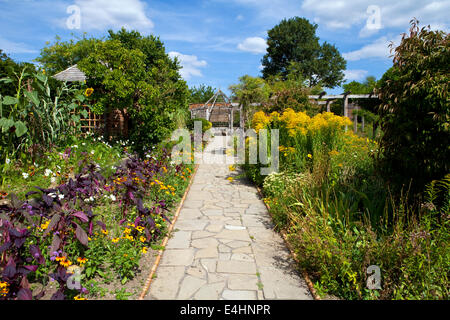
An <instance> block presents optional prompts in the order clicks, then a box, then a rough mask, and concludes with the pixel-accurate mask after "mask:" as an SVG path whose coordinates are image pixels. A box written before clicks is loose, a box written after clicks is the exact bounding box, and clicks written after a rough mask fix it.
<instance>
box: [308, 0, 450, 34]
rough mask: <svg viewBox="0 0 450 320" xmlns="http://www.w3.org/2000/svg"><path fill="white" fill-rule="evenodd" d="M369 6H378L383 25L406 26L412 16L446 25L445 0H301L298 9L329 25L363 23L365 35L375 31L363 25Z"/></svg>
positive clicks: (449, 9)
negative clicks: (301, 2) (300, 8)
mask: <svg viewBox="0 0 450 320" xmlns="http://www.w3.org/2000/svg"><path fill="white" fill-rule="evenodd" d="M371 5H376V6H378V7H379V8H380V11H381V12H380V13H381V24H382V26H383V28H391V27H396V28H402V29H405V28H408V27H409V21H410V20H411V19H412V18H413V17H416V18H417V19H418V20H419V21H420V24H421V25H427V24H431V23H434V24H441V25H444V26H445V25H448V12H450V1H448V0H441V1H431V2H430V1H423V0H408V1H392V0H378V1H373V0H351V1H350V0H347V1H345V0H340V1H336V0H305V1H304V2H303V4H302V9H303V10H304V12H305V13H308V14H310V15H312V16H313V17H314V18H315V19H316V21H322V22H323V23H324V24H325V25H326V26H327V27H329V28H340V29H342V28H350V27H352V26H353V25H364V27H363V30H361V33H360V36H361V37H365V36H369V35H372V34H374V33H376V31H377V30H375V29H367V28H366V27H365V25H366V22H367V20H368V18H369V16H370V15H371V14H370V13H367V9H368V8H369V6H371ZM317 19H318V20H317Z"/></svg>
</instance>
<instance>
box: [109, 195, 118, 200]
mask: <svg viewBox="0 0 450 320" xmlns="http://www.w3.org/2000/svg"><path fill="white" fill-rule="evenodd" d="M109 197H110V198H111V200H112V201H116V200H117V199H116V196H115V195H113V194H112V195H110V196H109Z"/></svg>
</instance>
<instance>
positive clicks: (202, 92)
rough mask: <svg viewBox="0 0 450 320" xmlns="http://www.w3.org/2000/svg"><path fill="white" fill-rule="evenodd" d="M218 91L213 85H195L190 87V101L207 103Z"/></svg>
mask: <svg viewBox="0 0 450 320" xmlns="http://www.w3.org/2000/svg"><path fill="white" fill-rule="evenodd" d="M216 91H217V89H215V88H213V87H211V86H206V85H204V84H202V85H200V86H198V87H195V86H194V87H192V88H190V89H189V92H190V94H191V96H190V98H189V103H205V102H206V101H208V100H209V99H210V98H211V97H212V96H213V95H214V94H215V93H216Z"/></svg>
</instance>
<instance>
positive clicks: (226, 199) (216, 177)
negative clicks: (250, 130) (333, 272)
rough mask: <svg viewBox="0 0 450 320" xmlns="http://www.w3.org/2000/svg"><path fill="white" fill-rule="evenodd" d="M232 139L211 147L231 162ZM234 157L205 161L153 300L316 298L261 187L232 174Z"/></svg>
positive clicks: (164, 260) (152, 290) (152, 292)
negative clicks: (297, 268) (276, 225)
mask: <svg viewBox="0 0 450 320" xmlns="http://www.w3.org/2000/svg"><path fill="white" fill-rule="evenodd" d="M224 138H225V137H220V136H219V137H215V138H213V140H212V141H211V142H210V144H209V145H208V147H207V150H206V152H208V155H209V156H212V157H214V156H216V157H222V158H223V157H225V158H227V160H228V161H229V162H230V159H229V158H228V157H226V156H225V155H224V152H225V148H226V144H227V141H226V140H225V139H224ZM232 160H233V159H231V161H232ZM229 162H228V164H201V165H200V166H199V168H198V171H197V174H196V176H195V178H194V181H193V184H192V186H191V189H190V191H189V193H188V195H187V197H186V200H185V202H184V204H183V207H182V209H181V211H180V214H179V218H178V220H177V222H176V224H175V227H174V230H175V231H176V232H174V236H173V237H172V238H171V239H169V241H168V244H167V246H166V250H165V251H164V254H163V256H162V259H161V262H160V264H159V266H158V269H157V270H156V279H154V280H153V281H152V283H151V286H150V290H149V293H148V294H147V297H146V299H149V300H150V299H158V300H161V299H164V300H171V299H181V300H191V299H194V300H218V299H230V300H264V299H312V297H311V295H310V293H309V290H308V288H307V285H306V283H305V282H304V280H303V279H302V278H301V277H300V276H299V275H298V274H297V272H296V271H295V270H294V268H293V260H292V259H291V258H290V256H289V253H288V250H287V249H286V247H285V244H284V242H283V240H282V238H281V237H280V236H279V235H278V234H277V233H276V232H275V231H273V225H272V224H271V219H270V216H269V214H268V212H267V209H266V207H265V205H264V203H263V202H262V200H260V199H259V197H258V193H257V190H256V189H255V187H254V186H252V185H250V184H249V183H246V182H245V181H241V179H238V180H234V181H233V182H230V181H228V180H227V178H228V177H230V176H236V175H237V174H238V173H237V172H230V171H229V168H228V166H229Z"/></svg>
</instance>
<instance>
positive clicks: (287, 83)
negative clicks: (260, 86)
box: [264, 64, 322, 115]
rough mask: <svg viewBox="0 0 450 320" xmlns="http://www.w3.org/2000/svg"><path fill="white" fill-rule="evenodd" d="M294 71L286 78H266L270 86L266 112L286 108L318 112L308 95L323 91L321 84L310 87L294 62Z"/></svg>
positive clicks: (265, 107)
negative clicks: (296, 68)
mask: <svg viewBox="0 0 450 320" xmlns="http://www.w3.org/2000/svg"><path fill="white" fill-rule="evenodd" d="M292 70H293V71H292V72H290V73H289V74H288V77H287V79H286V80H283V79H282V77H281V76H272V77H269V78H268V79H266V83H267V84H268V85H269V87H270V98H269V99H268V101H267V102H266V103H265V105H264V109H265V111H266V112H268V113H270V112H273V111H278V112H283V110H284V109H286V108H291V109H293V110H295V111H297V112H298V111H306V112H308V113H310V114H311V115H313V114H315V113H317V112H318V109H317V108H315V105H313V104H311V103H310V102H309V98H308V95H310V94H319V93H320V92H322V88H321V87H320V86H316V87H314V88H309V87H308V86H307V84H306V83H305V80H304V78H303V77H302V75H301V74H299V73H297V72H296V70H295V66H294V64H292Z"/></svg>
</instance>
